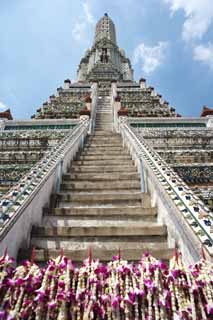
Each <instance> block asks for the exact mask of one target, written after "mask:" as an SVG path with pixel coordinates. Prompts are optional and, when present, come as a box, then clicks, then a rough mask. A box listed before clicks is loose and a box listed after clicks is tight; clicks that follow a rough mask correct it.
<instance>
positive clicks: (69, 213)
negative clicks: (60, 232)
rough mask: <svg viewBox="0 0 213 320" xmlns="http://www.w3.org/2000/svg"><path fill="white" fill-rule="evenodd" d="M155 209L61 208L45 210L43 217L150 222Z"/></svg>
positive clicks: (153, 216) (110, 207) (130, 207)
mask: <svg viewBox="0 0 213 320" xmlns="http://www.w3.org/2000/svg"><path fill="white" fill-rule="evenodd" d="M156 214H157V209H156V208H143V207H142V206H125V207H121V206H120V207H119V206H118V207H116V206H105V207H103V206H101V207H73V208H70V207H63V208H52V209H51V208H45V209H44V215H45V216H50V217H51V218H53V217H56V218H57V219H59V218H62V219H65V218H68V219H71V221H72V220H73V219H80V218H81V219H89V220H91V219H101V220H102V219H104V220H113V221H114V220H115V219H116V221H119V220H122V221H123V220H125V219H131V220H132V219H137V220H138V219H143V220H150V219H154V218H156Z"/></svg>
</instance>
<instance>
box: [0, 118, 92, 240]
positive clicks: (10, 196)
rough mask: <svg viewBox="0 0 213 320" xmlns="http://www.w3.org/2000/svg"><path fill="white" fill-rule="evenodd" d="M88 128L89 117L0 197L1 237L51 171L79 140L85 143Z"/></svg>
mask: <svg viewBox="0 0 213 320" xmlns="http://www.w3.org/2000/svg"><path fill="white" fill-rule="evenodd" d="M88 128H89V121H88V119H87V118H84V119H82V121H81V122H79V125H77V126H76V127H75V128H74V129H72V130H71V131H70V132H69V133H68V135H66V137H64V138H63V139H62V140H60V142H59V143H58V145H57V146H55V147H53V148H52V149H51V150H50V152H49V153H48V154H46V155H45V156H44V157H43V158H42V159H41V160H40V161H39V162H38V163H37V164H36V166H34V167H33V168H32V169H31V171H30V172H29V174H28V175H26V176H25V177H24V178H22V179H21V180H20V182H19V183H18V184H17V185H16V186H14V187H13V188H11V189H10V190H9V191H8V193H7V194H5V195H4V196H3V197H2V198H1V199H0V237H1V235H2V234H3V233H4V230H5V229H7V228H8V225H9V224H10V222H11V223H12V221H13V220H14V219H15V217H16V215H17V214H18V212H19V211H20V210H21V208H22V207H24V205H25V204H26V202H27V201H28V200H29V198H30V197H31V196H32V194H34V193H35V191H36V189H37V188H39V186H40V185H41V184H42V182H43V181H45V180H46V179H47V178H48V176H49V175H50V174H51V172H52V171H53V170H54V169H56V168H57V167H58V165H60V164H61V161H63V158H64V157H65V156H66V154H67V153H68V152H70V150H71V149H72V148H73V147H75V146H76V145H77V142H78V141H80V143H83V139H84V137H85V136H86V135H87V132H88Z"/></svg>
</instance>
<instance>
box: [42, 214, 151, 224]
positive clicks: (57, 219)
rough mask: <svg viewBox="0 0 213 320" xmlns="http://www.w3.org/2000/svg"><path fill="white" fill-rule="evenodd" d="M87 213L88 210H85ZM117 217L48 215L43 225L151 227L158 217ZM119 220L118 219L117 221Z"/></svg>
mask: <svg viewBox="0 0 213 320" xmlns="http://www.w3.org/2000/svg"><path fill="white" fill-rule="evenodd" d="M85 211H86V210H85ZM120 217H122V215H121V214H120V216H118V215H116V216H115V217H114V218H113V217H112V218H111V217H108V218H106V217H105V216H103V215H102V216H101V218H97V217H95V216H92V219H91V218H90V216H84V215H81V216H79V215H78V216H76V215H75V216H71V215H69V216H55V215H48V216H45V217H44V218H43V221H42V224H43V225H45V226H46V227H69V228H72V227H101V226H106V225H107V226H108V227H110V226H111V227H118V226H119V227H125V226H127V225H128V226H130V227H131V228H134V227H137V226H138V224H140V223H142V222H143V224H144V225H145V224H148V225H147V227H149V224H150V223H153V222H155V220H156V216H154V217H153V216H152V219H150V218H149V216H148V215H146V216H141V217H140V216H139V215H136V216H133V217H132V215H128V216H127V215H125V217H122V218H120ZM116 218H117V219H116Z"/></svg>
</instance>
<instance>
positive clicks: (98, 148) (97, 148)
mask: <svg viewBox="0 0 213 320" xmlns="http://www.w3.org/2000/svg"><path fill="white" fill-rule="evenodd" d="M83 150H84V151H88V150H90V151H97V152H103V151H110V152H111V151H121V152H122V151H124V150H125V149H124V148H123V147H122V146H121V145H120V146H114V145H111V146H107V145H99V146H97V145H95V146H94V145H93V144H91V145H87V144H85V147H84V149H83Z"/></svg>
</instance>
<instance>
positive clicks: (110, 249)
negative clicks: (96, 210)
mask: <svg viewBox="0 0 213 320" xmlns="http://www.w3.org/2000/svg"><path fill="white" fill-rule="evenodd" d="M90 248H91V249H92V257H93V258H94V259H96V258H97V259H99V260H100V261H102V262H108V261H111V260H112V257H113V256H115V255H118V252H121V258H122V259H124V260H128V261H138V260H140V259H141V257H142V255H143V254H144V253H147V252H149V253H150V254H151V255H152V256H153V257H155V258H156V259H159V260H163V261H168V260H169V259H171V258H172V257H173V253H174V249H172V248H170V249H168V247H167V242H165V243H155V242H153V243H152V242H150V243H141V244H140V246H139V244H138V242H135V243H134V242H132V243H131V246H130V244H129V243H119V242H117V243H112V244H111V245H109V244H108V246H105V247H104V248H100V247H98V246H97V245H96V244H94V243H92V242H88V243H86V244H85V248H84V249H79V248H78V249H71V248H70V249H65V250H64V254H65V255H66V256H67V257H68V258H69V259H72V260H73V261H75V262H79V263H80V264H81V263H82V262H83V260H84V259H86V258H88V252H89V249H90ZM34 252H35V262H36V263H43V262H45V261H48V260H50V259H54V258H57V257H58V256H60V254H61V248H59V249H39V248H37V249H35V251H34ZM31 255H32V248H30V249H28V250H24V249H22V250H20V254H19V260H20V261H22V260H26V259H29V257H31Z"/></svg>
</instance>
